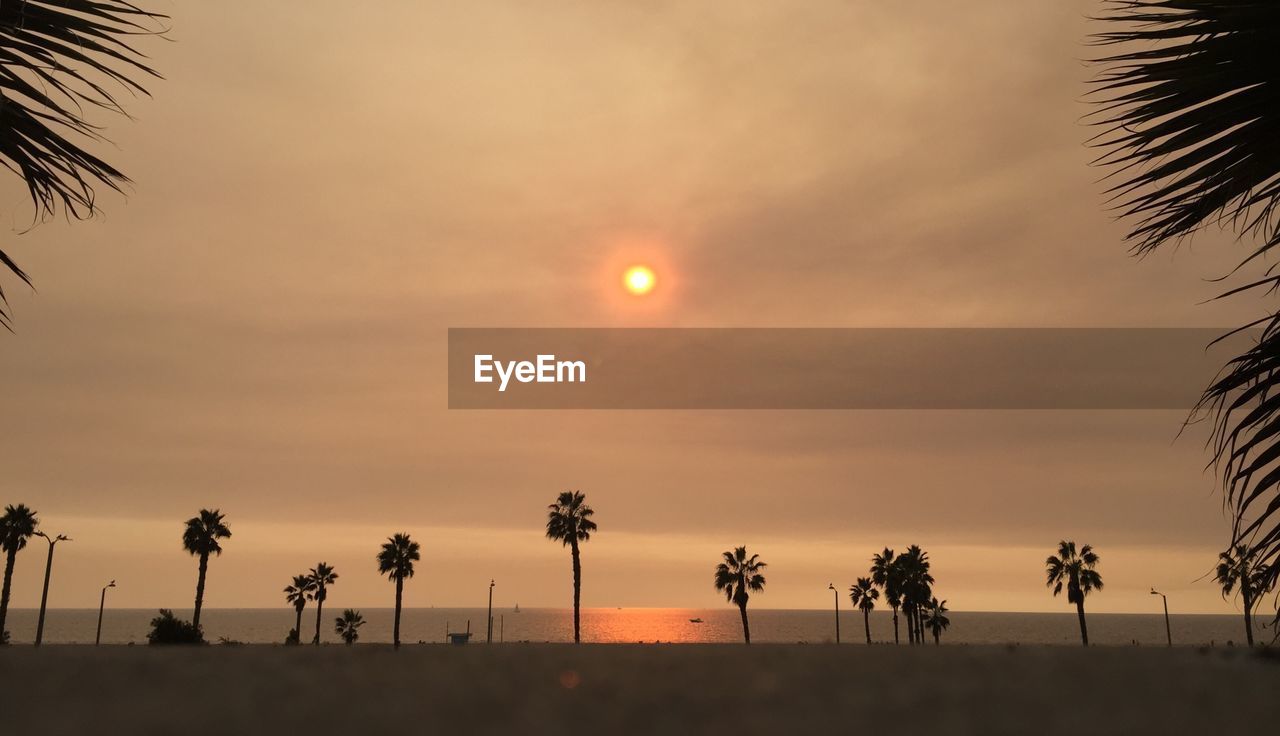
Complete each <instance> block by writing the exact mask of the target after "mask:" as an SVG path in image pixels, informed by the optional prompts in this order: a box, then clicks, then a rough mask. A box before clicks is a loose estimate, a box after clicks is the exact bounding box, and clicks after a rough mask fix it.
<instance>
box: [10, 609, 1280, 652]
mask: <svg viewBox="0 0 1280 736" xmlns="http://www.w3.org/2000/svg"><path fill="white" fill-rule="evenodd" d="M175 613H176V614H177V615H179V616H181V617H183V618H190V615H191V611H190V610H178V611H175ZM340 613H341V609H339V610H336V611H334V610H330V609H329V608H326V609H325V612H324V619H323V620H322V622H321V624H322V625H321V636H322V638H323V640H324V641H327V642H336V641H337V636H336V635H335V634H334V632H333V623H334V618H335V617H336V616H337V615H338V614H340ZM361 613H363V615H364V618H365V620H366V621H367V623H366V625H365V626H364V627H363V628H362V629H360V641H362V642H389V641H391V617H392V611H391V609H389V608H365V609H363V610H362V611H361ZM485 613H486V612H485V609H483V608H415V609H406V610H405V611H404V612H403V614H402V617H401V623H400V628H401V634H400V638H401V640H402V641H403V642H406V643H412V642H417V641H424V642H429V643H435V642H441V641H443V640H444V638H445V632H446V627H448V629H447V630H449V631H455V632H457V631H466V630H467V625H468V622H470V626H471V632H472V634H473V635H474V638H473V639H472V640H473V641H484V638H485V625H484V624H485ZM155 615H156V612H155V611H154V610H151V609H145V610H143V609H114V610H113V609H108V610H107V612H106V615H105V617H104V620H103V624H102V641H103V643H111V644H127V643H129V642H135V643H138V644H144V643H146V640H147V630H148V622H149V621H150V620H151V618H152V617H154V616H155ZM201 617H202V619H203V621H202V623H203V624H204V630H205V637H206V638H207V639H209V640H210V641H217V640H218V639H219V638H220V637H225V638H227V639H231V640H235V641H241V642H245V643H254V644H259V643H279V642H283V641H284V638H285V635H286V634H287V633H288V632H289V629H291V628H293V623H294V613H293V610H292V609H288V608H278V609H247V608H246V609H206V610H204V611H203V612H202V616H201ZM493 617H494V624H493V640H494V641H495V642H497V641H499V640H502V641H506V642H518V641H531V642H566V641H572V640H573V614H572V611H570V610H566V609H559V608H535V609H524V610H522V611H521V612H520V613H515V612H513V611H512V610H510V609H494V612H493ZM750 617H751V638H752V641H757V642H785V643H795V642H812V643H820V642H830V641H834V639H835V620H834V619H835V617H834V615H833V614H832V612H831V611H794V610H787V611H783V610H766V609H761V610H758V611H752V612H750ZM950 617H951V628H950V630H948V631H947V632H946V634H944V635H943V638H942V642H943V643H944V644H1004V643H1020V644H1078V643H1079V641H1080V632H1079V628H1078V626H1077V623H1076V617H1075V614H1074V613H1069V612H1066V613H967V612H963V611H959V612H953V613H951V614H950ZM97 618H98V612H97V610H96V609H94V610H78V609H58V610H52V611H49V613H48V615H47V617H46V620H45V632H44V640H45V642H47V643H59V644H63V643H80V644H86V643H87V644H92V643H93V637H94V629H95V626H96V624H97ZM690 619H702V623H693V622H691V621H690ZM1170 619H1171V621H1172V630H1173V640H1174V643H1175V644H1210V643H1216V644H1219V645H1221V644H1225V643H1226V642H1227V641H1229V640H1236V641H1240V640H1242V639H1243V633H1244V627H1243V623H1242V622H1241V619H1240V617H1238V616H1217V615H1173V616H1171V617H1170ZM302 622H303V626H302V628H303V640H304V641H309V640H310V638H311V636H312V634H313V633H314V631H315V608H314V607H308V608H307V610H306V611H305V612H304V613H303V616H302ZM1088 625H1089V640H1090V642H1091V643H1096V644H1120V645H1128V644H1132V643H1134V642H1137V643H1138V644H1142V645H1162V644H1164V643H1165V628H1164V617H1163V616H1162V615H1159V614H1156V615H1151V614H1115V613H1110V614H1109V613H1095V614H1090V615H1089V617H1088ZM8 628H9V631H10V633H11V635H12V639H13V642H14V643H15V644H26V643H30V642H31V641H33V640H34V639H35V630H36V611H34V610H31V609H14V610H11V611H10V612H9V620H8ZM840 633H841V641H842V642H845V643H861V642H864V641H865V633H864V631H863V622H862V616H861V614H859V613H857V612H848V611H842V612H841V616H840ZM1258 633H1260V634H1262V636H1263V638H1264V640H1266V639H1270V632H1269V631H1266V632H1261V631H1260V632H1258ZM871 636H872V639H873V640H875V641H881V642H883V641H889V642H891V641H893V622H892V619H891V616H890V614H889V613H888V612H883V611H876V612H874V613H872V614H871ZM902 637H903V640H904V641H905V639H906V632H905V630H904V631H903V633H902ZM582 638H583V640H584V641H588V642H601V643H635V642H658V641H660V642H671V643H700V642H736V641H741V640H742V624H741V622H740V620H739V618H738V613H737V610H736V609H733V608H728V607H726V608H715V609H695V608H619V609H613V608H595V609H585V610H583V612H582Z"/></svg>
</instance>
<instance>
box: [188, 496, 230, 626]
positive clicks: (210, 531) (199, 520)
mask: <svg viewBox="0 0 1280 736" xmlns="http://www.w3.org/2000/svg"><path fill="white" fill-rule="evenodd" d="M230 536H231V529H230V528H229V527H228V526H227V524H226V517H224V516H223V515H222V512H221V511H219V510H218V509H214V510H213V511H210V510H209V509H200V513H199V514H196V515H195V516H193V517H191V518H190V519H187V524H186V526H185V527H184V528H183V530H182V548H183V549H185V550H186V551H187V552H189V553H191V554H192V555H195V556H196V557H199V558H200V574H199V577H197V578H196V606H195V612H194V613H193V614H192V615H191V624H192V625H193V626H196V627H199V626H200V608H201V607H202V606H204V578H205V575H206V574H207V573H208V572H209V555H211V554H213V555H220V554H222V545H220V544H218V540H219V539H227V538H228V537H230Z"/></svg>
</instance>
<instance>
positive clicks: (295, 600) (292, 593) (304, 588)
mask: <svg viewBox="0 0 1280 736" xmlns="http://www.w3.org/2000/svg"><path fill="white" fill-rule="evenodd" d="M315 588H316V586H315V583H314V582H312V580H311V577H310V576H309V575H294V576H293V584H292V585H288V586H285V589H284V599H285V600H286V601H287V602H289V603H291V604H292V605H293V610H294V611H295V612H297V614H298V620H297V622H296V623H294V625H293V643H294V644H301V643H302V609H304V608H306V607H307V601H309V600H311V593H312V591H314V590H315Z"/></svg>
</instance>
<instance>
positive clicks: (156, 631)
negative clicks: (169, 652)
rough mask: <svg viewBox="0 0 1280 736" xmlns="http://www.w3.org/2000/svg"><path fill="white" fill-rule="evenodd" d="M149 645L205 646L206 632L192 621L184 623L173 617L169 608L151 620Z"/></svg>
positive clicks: (161, 610) (148, 636)
mask: <svg viewBox="0 0 1280 736" xmlns="http://www.w3.org/2000/svg"><path fill="white" fill-rule="evenodd" d="M147 643H149V644H203V643H204V632H203V631H201V629H200V627H199V626H196V625H195V624H192V623H191V622H190V621H183V620H182V619H180V618H177V617H176V616H174V615H173V611H170V610H169V609H167V608H161V609H160V615H159V616H156V617H155V618H153V619H151V633H149V634H147Z"/></svg>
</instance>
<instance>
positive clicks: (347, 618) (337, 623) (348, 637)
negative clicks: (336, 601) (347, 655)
mask: <svg viewBox="0 0 1280 736" xmlns="http://www.w3.org/2000/svg"><path fill="white" fill-rule="evenodd" d="M361 626H364V616H361V615H360V612H359V611H353V610H351V609H350V608H348V609H347V610H345V611H343V612H342V615H341V616H339V617H337V618H336V619H334V620H333V631H334V633H336V634H337V635H338V636H340V637H342V641H344V642H346V644H347V646H351V645H352V644H355V643H356V640H357V639H359V638H360V627H361Z"/></svg>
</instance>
